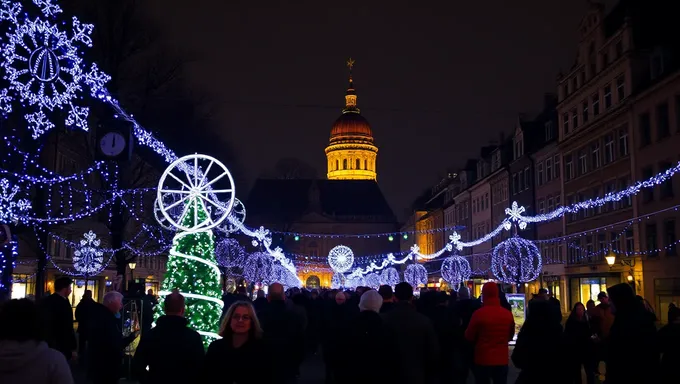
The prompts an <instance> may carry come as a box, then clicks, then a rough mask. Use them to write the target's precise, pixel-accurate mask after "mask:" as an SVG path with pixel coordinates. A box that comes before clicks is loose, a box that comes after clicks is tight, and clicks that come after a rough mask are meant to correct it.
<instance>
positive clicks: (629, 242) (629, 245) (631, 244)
mask: <svg viewBox="0 0 680 384" xmlns="http://www.w3.org/2000/svg"><path fill="white" fill-rule="evenodd" d="M634 251H635V238H634V237H633V230H632V229H626V252H634Z"/></svg>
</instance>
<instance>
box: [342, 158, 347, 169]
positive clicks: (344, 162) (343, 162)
mask: <svg viewBox="0 0 680 384" xmlns="http://www.w3.org/2000/svg"><path fill="white" fill-rule="evenodd" d="M342 169H347V159H344V160H343V161H342Z"/></svg>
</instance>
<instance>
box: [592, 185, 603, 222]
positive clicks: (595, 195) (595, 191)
mask: <svg viewBox="0 0 680 384" xmlns="http://www.w3.org/2000/svg"><path fill="white" fill-rule="evenodd" d="M598 197H600V188H599V187H598V188H595V189H593V199H597V198H598ZM593 212H594V213H595V214H598V215H599V214H600V213H602V206H601V205H598V206H595V207H594V208H593Z"/></svg>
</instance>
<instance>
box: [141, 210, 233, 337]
mask: <svg viewBox="0 0 680 384" xmlns="http://www.w3.org/2000/svg"><path fill="white" fill-rule="evenodd" d="M195 209H196V212H195V213H194V210H195ZM185 212H187V213H186V214H185V216H184V217H182V219H181V220H182V225H183V226H184V227H188V228H192V227H196V223H197V222H198V223H201V222H203V221H205V220H206V219H207V212H206V210H205V207H204V205H203V204H202V203H201V202H200V201H199V202H197V201H196V200H192V201H191V202H189V209H187V210H186V211H185ZM174 290H178V291H179V293H181V294H182V295H184V297H185V300H186V312H185V317H186V319H187V320H188V323H189V327H190V328H192V329H194V330H196V331H197V332H198V333H200V334H201V336H203V343H204V344H205V345H206V347H207V345H208V344H210V342H212V341H213V340H215V337H216V335H217V331H218V329H219V320H220V315H221V313H222V305H221V303H222V299H221V296H222V287H221V284H220V271H219V268H218V267H217V264H216V262H215V243H214V241H213V233H212V231H211V230H207V231H198V232H178V233H177V234H176V235H175V238H174V239H173V241H172V248H171V249H170V254H169V257H168V264H167V271H166V272H165V276H164V278H163V282H162V284H161V292H159V294H160V295H161V296H166V295H169V294H170V293H172V292H173V291H174ZM162 307H163V305H162V304H161V305H157V306H156V313H155V314H154V319H158V317H160V316H161V315H163V314H164V313H165V311H164V309H163V308H162Z"/></svg>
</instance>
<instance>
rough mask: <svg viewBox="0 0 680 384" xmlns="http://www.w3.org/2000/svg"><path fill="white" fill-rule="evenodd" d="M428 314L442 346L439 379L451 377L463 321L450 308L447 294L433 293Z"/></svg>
mask: <svg viewBox="0 0 680 384" xmlns="http://www.w3.org/2000/svg"><path fill="white" fill-rule="evenodd" d="M426 313H427V316H428V317H429V318H430V321H432V325H433V326H434V331H435V334H436V335H437V340H438V341H439V345H440V346H442V348H441V349H440V356H439V364H437V366H438V368H439V370H440V373H439V377H441V378H445V377H450V376H451V375H452V374H453V372H452V369H451V367H452V366H454V363H455V361H454V348H453V346H454V345H456V341H457V340H456V335H457V334H459V329H458V328H459V327H460V324H461V321H460V319H459V318H458V316H456V314H455V312H454V311H453V308H451V307H449V295H447V294H446V292H441V291H439V292H437V291H435V292H432V303H431V308H430V309H429V310H428V311H427V312H426Z"/></svg>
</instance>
